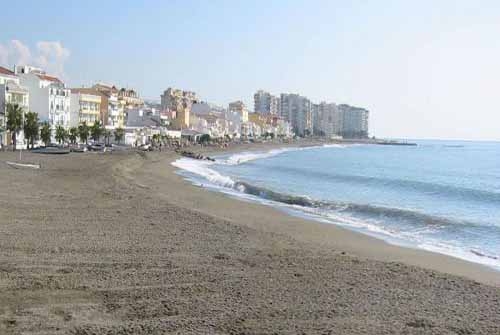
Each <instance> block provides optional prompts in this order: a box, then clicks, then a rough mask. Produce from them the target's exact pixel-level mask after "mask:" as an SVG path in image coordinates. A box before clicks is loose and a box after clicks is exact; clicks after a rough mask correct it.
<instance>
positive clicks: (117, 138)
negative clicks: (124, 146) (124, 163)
mask: <svg viewBox="0 0 500 335" xmlns="http://www.w3.org/2000/svg"><path fill="white" fill-rule="evenodd" d="M123 136H125V130H123V128H116V129H115V141H116V142H118V144H120V141H121V140H122V139H123Z"/></svg>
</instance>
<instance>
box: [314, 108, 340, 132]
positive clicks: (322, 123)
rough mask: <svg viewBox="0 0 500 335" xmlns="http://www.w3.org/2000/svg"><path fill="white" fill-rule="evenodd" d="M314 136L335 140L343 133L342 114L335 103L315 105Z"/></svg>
mask: <svg viewBox="0 0 500 335" xmlns="http://www.w3.org/2000/svg"><path fill="white" fill-rule="evenodd" d="M312 114H313V117H312V119H313V134H314V135H317V136H325V137H328V138H335V137H337V136H339V135H340V134H341V132H342V113H341V111H340V110H339V109H338V108H337V105H336V104H334V103H326V102H321V103H320V104H314V105H313V113H312Z"/></svg>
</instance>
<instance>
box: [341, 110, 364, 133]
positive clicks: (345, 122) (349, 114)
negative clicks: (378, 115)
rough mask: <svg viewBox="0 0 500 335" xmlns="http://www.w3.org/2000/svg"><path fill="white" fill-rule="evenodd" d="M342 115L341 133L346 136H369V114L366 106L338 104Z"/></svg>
mask: <svg viewBox="0 0 500 335" xmlns="http://www.w3.org/2000/svg"><path fill="white" fill-rule="evenodd" d="M338 108H339V110H340V113H341V117H342V128H341V129H342V130H341V132H340V134H341V135H342V136H343V137H344V138H366V137H368V115H369V112H368V111H367V110H366V109H364V108H359V107H353V106H349V105H345V104H342V105H338Z"/></svg>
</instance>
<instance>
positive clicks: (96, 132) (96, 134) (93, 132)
mask: <svg viewBox="0 0 500 335" xmlns="http://www.w3.org/2000/svg"><path fill="white" fill-rule="evenodd" d="M103 131H104V129H103V128H102V125H101V121H96V122H94V124H93V125H92V127H90V136H91V137H92V139H93V140H94V142H99V139H100V138H101V136H102V133H103Z"/></svg>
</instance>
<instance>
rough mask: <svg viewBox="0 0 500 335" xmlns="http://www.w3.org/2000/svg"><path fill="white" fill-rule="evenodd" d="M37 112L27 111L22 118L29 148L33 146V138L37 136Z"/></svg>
mask: <svg viewBox="0 0 500 335" xmlns="http://www.w3.org/2000/svg"><path fill="white" fill-rule="evenodd" d="M39 128H40V126H39V124H38V114H37V113H33V112H28V113H26V115H25V118H24V136H25V137H26V139H27V140H28V149H29V146H30V144H31V149H33V148H34V147H35V140H36V139H37V138H38V132H39Z"/></svg>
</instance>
